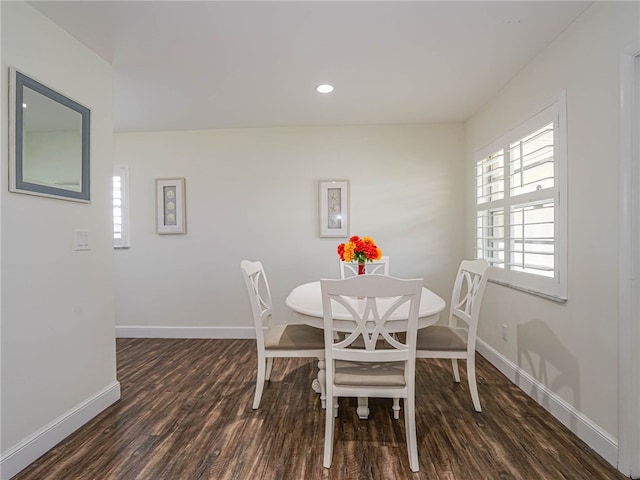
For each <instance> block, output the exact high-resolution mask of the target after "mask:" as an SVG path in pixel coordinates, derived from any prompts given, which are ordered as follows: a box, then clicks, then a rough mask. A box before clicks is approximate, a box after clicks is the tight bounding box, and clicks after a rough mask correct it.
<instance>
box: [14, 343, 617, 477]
mask: <svg viewBox="0 0 640 480" xmlns="http://www.w3.org/2000/svg"><path fill="white" fill-rule="evenodd" d="M117 361H118V379H119V381H120V382H121V387H122V399H121V400H120V401H119V402H117V403H116V404H114V405H113V406H111V407H110V408H108V409H107V410H106V411H104V412H103V413H102V414H100V415H99V416H98V417H96V418H95V419H93V420H92V421H91V422H89V423H88V424H86V425H85V426H84V427H82V428H81V429H79V430H78V431H77V432H75V433H74V434H73V435H71V436H70V437H68V438H67V439H66V440H64V441H63V442H61V443H60V444H58V445H57V446H56V447H54V448H53V449H52V450H50V451H49V452H47V453H46V454H45V455H43V456H42V457H41V458H40V459H38V460H37V461H36V462H34V463H33V464H32V465H30V466H29V467H27V468H26V469H25V470H23V471H22V472H21V473H19V474H18V475H17V476H15V477H14V480H36V479H37V480H49V479H51V480H54V479H55V480H57V479H59V480H85V479H86V480H90V479H95V480H105V479H108V480H111V479H114V480H133V479H142V480H163V479H166V480H196V479H200V480H204V479H206V480H213V479H215V480H225V479H238V480H245V479H252V480H253V479H265V480H283V479H286V480H299V479H300V480H302V479H305V480H306V479H357V480H364V479H371V480H373V479H385V480H387V479H432V480H476V479H478V480H480V479H489V480H497V479H505V480H506V479H518V480H537V479H544V480H547V479H551V480H556V479H572V480H574V479H575V480H598V479H623V478H625V477H624V476H622V475H621V474H620V473H619V472H617V471H616V470H615V469H614V468H613V467H612V466H610V465H609V464H608V463H607V462H606V461H604V460H603V459H602V458H600V457H599V456H598V455H596V454H595V453H594V452H593V451H592V450H591V449H590V448H589V447H587V446H586V445H585V444H584V443H583V442H582V441H581V440H579V439H578V438H577V437H576V436H575V435H573V434H572V433H571V432H569V431H568V430H567V429H566V428H565V427H564V426H562V425H561V424H560V423H559V422H557V421H556V420H555V419H554V418H553V417H551V416H550V415H549V414H548V413H547V412H546V411H545V410H544V409H543V408H542V407H540V406H539V405H537V404H536V403H535V402H533V400H531V399H530V398H529V397H528V396H527V395H526V394H525V393H524V392H522V391H521V390H519V389H518V388H517V387H515V386H514V385H512V384H511V383H510V382H509V381H508V380H507V379H506V378H505V377H504V376H503V375H502V374H500V373H499V372H498V371H497V370H496V369H495V368H494V367H493V366H491V365H490V364H489V363H488V362H487V361H486V360H484V359H483V358H482V357H480V356H479V357H478V362H477V363H478V365H477V368H478V388H479V392H480V400H481V402H482V406H483V412H482V413H475V412H474V411H473V408H472V404H471V398H470V396H469V393H468V389H467V386H466V383H465V382H466V377H465V375H464V366H463V367H462V371H461V376H462V379H461V380H462V383H460V384H455V383H454V382H453V379H452V375H451V370H450V364H449V363H447V362H445V361H439V360H419V361H418V366H417V398H416V404H417V415H418V416H417V419H416V422H417V433H418V453H419V458H420V472H419V473H415V474H414V473H412V472H411V471H410V470H409V466H408V460H407V450H406V445H405V440H404V438H405V435H404V420H403V419H402V415H401V418H400V420H393V415H392V412H391V400H385V399H371V400H370V402H369V405H370V409H371V416H370V418H369V420H359V419H358V417H357V415H356V405H357V404H356V400H355V399H341V402H340V404H341V407H340V413H339V418H338V419H337V422H336V443H335V447H334V456H333V465H332V467H331V469H328V470H327V469H325V468H323V467H322V455H323V442H324V418H325V417H324V410H322V409H321V407H320V400H319V397H318V395H317V394H315V393H314V392H313V391H312V390H311V388H310V385H311V381H312V379H313V378H314V376H315V374H316V362H315V361H312V360H310V359H276V360H275V363H274V368H273V373H272V378H271V382H270V383H269V384H267V385H266V386H265V391H264V394H263V397H262V403H261V405H260V408H259V409H258V410H256V411H254V410H252V409H251V404H252V400H253V393H254V382H255V377H254V376H255V370H256V353H255V342H254V341H251V340H194V339H187V340H185V339H171V340H166V339H118V340H117ZM463 363H464V362H463Z"/></svg>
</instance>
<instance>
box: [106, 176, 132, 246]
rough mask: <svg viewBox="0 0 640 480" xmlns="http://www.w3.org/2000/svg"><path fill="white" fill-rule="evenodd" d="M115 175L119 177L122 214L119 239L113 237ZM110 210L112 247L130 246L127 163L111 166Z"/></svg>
mask: <svg viewBox="0 0 640 480" xmlns="http://www.w3.org/2000/svg"><path fill="white" fill-rule="evenodd" d="M116 176H118V177H120V195H121V198H120V200H121V205H120V209H121V214H122V223H121V232H120V233H121V238H120V239H117V238H115V233H116V232H115V216H114V214H113V210H114V208H115V207H116V205H114V200H115V199H114V198H113V180H114V178H115V177H116ZM111 212H112V213H111V219H112V234H113V235H114V237H113V248H114V249H123V248H131V234H130V228H129V167H128V166H127V165H114V167H113V176H112V177H111Z"/></svg>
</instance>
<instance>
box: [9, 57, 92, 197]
mask: <svg viewBox="0 0 640 480" xmlns="http://www.w3.org/2000/svg"><path fill="white" fill-rule="evenodd" d="M12 80H13V83H12V92H11V101H12V107H13V108H12V122H11V123H12V124H13V125H12V126H13V131H12V132H11V133H10V139H11V142H12V147H13V148H12V159H11V160H12V161H11V164H12V167H13V168H12V171H11V182H10V190H11V191H15V192H21V193H29V194H32V195H44V196H49V197H56V198H64V199H68V200H76V201H85V202H88V201H89V128H90V126H89V115H90V112H89V109H88V108H86V107H83V106H82V105H80V104H78V103H76V102H74V101H73V100H71V99H69V98H67V97H65V96H64V95H62V94H60V93H58V92H56V91H54V90H52V89H50V88H48V87H46V86H45V85H43V84H41V83H39V82H37V81H35V80H33V79H31V78H29V77H27V76H26V75H24V74H22V73H20V72H18V71H15V70H12Z"/></svg>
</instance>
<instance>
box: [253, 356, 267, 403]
mask: <svg viewBox="0 0 640 480" xmlns="http://www.w3.org/2000/svg"><path fill="white" fill-rule="evenodd" d="M266 363H267V362H266V360H265V359H264V358H259V359H258V374H257V377H256V394H255V396H254V397H253V409H254V410H256V409H257V408H258V407H259V406H260V399H261V398H262V390H263V389H264V377H265V373H266V372H265V371H266Z"/></svg>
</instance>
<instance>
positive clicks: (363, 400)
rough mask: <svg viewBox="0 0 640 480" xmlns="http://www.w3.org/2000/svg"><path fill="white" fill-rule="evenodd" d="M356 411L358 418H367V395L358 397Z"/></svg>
mask: <svg viewBox="0 0 640 480" xmlns="http://www.w3.org/2000/svg"><path fill="white" fill-rule="evenodd" d="M356 412H357V413H358V418H359V419H360V420H367V419H368V418H369V398H368V397H358V409H357V410H356Z"/></svg>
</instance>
